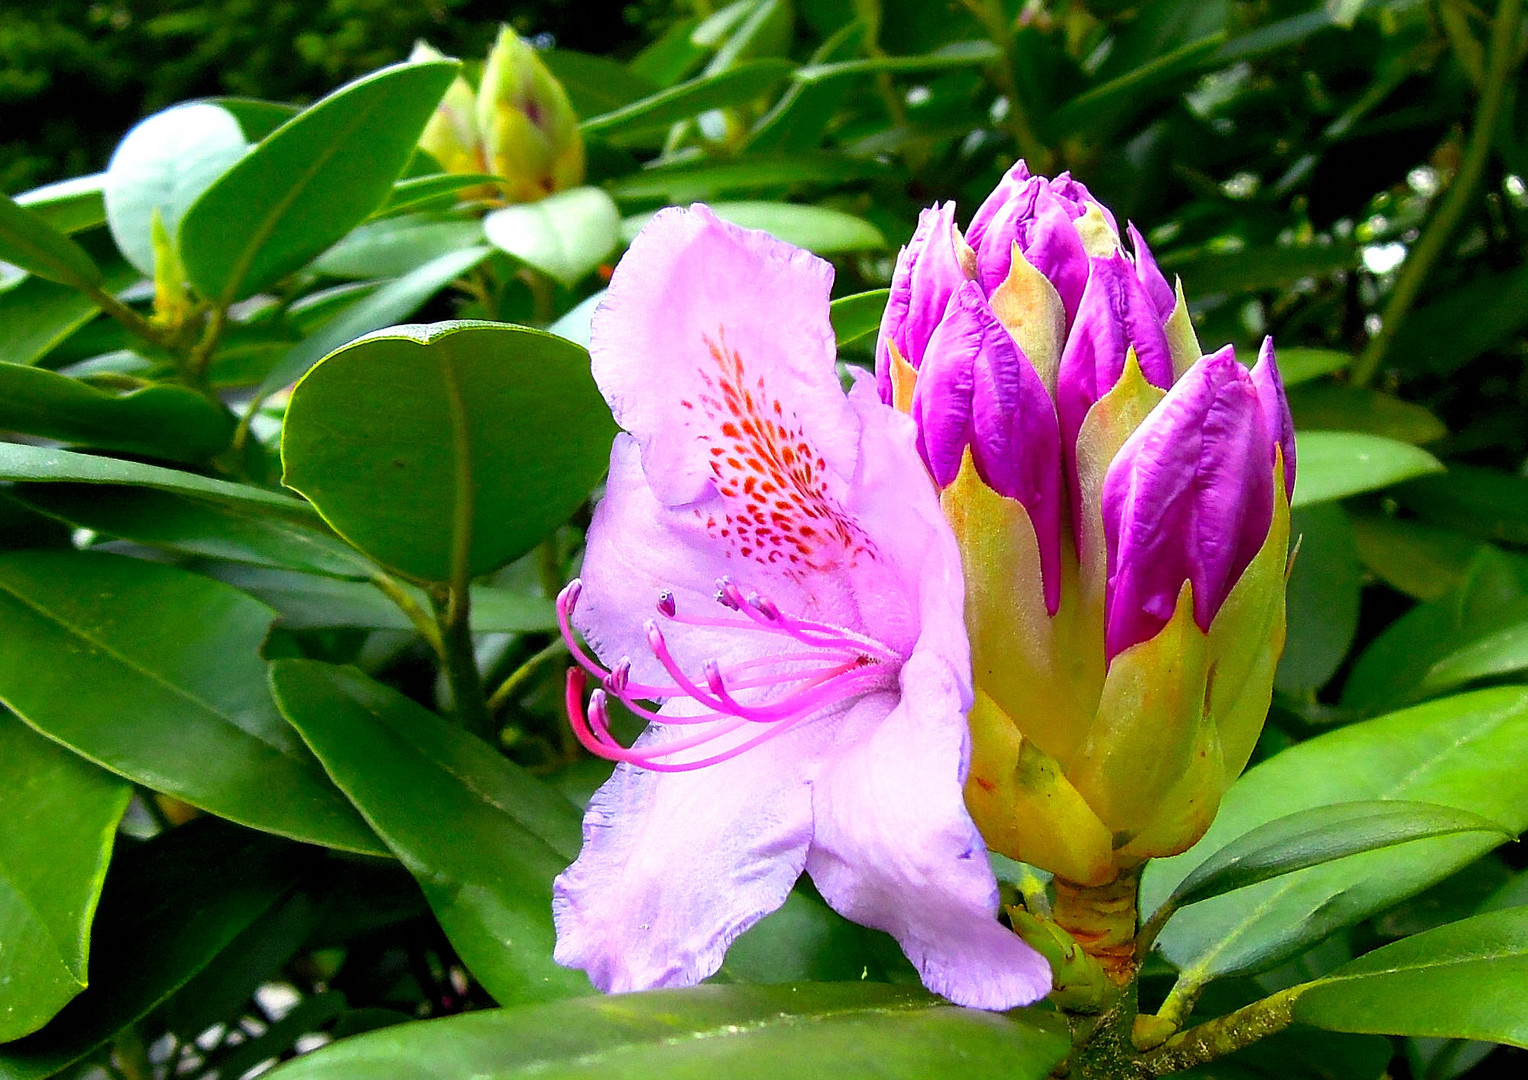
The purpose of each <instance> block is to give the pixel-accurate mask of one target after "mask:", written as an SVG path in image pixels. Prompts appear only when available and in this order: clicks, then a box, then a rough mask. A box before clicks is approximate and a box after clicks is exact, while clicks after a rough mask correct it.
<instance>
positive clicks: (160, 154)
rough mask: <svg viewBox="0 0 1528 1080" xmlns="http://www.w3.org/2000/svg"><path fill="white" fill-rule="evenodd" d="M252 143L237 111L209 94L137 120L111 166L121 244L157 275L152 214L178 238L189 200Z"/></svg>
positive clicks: (108, 198) (109, 203) (115, 232)
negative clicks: (211, 101) (211, 99)
mask: <svg viewBox="0 0 1528 1080" xmlns="http://www.w3.org/2000/svg"><path fill="white" fill-rule="evenodd" d="M249 145H250V144H249V140H248V139H246V138H245V137H244V131H243V129H242V128H241V127H240V126H239V121H238V120H237V119H235V118H234V115H233V114H232V113H230V112H229V111H228V110H226V109H222V108H219V107H218V106H216V105H212V104H209V103H207V102H205V101H194V102H187V103H186V104H184V105H176V106H173V107H172V108H169V109H166V110H164V111H163V112H158V113H155V114H154V115H153V116H150V117H149V118H148V119H147V120H142V121H139V123H138V124H137V126H136V127H134V128H133V129H132V130H131V131H129V132H128V133H127V135H126V137H124V138H123V140H122V141H121V142H120V143H118V144H117V149H116V151H115V152H114V153H113V154H112V156H111V162H110V164H108V165H107V167H106V182H105V187H104V190H103V196H104V199H105V205H106V223H107V225H108V226H109V227H110V228H111V238H112V239H113V240H114V241H116V244H117V250H119V251H121V252H122V255H123V257H124V258H126V259H127V261H128V262H130V263H132V264H133V265H134V266H136V267H137V268H138V269H139V270H140V271H141V272H142V273H143V274H144V276H146V277H149V278H152V277H153V276H154V244H153V240H152V233H151V229H152V224H153V219H154V216H155V215H156V214H157V215H158V216H159V219H160V221H161V222H162V223H163V225H164V229H165V234H166V235H167V236H170V237H172V238H173V237H174V236H175V233H176V230H178V229H179V228H180V222H181V219H182V218H183V217H185V215H186V211H187V210H188V209H190V207H191V204H192V203H194V202H195V201H196V200H197V198H198V197H199V196H200V195H201V193H202V192H204V191H206V190H207V188H209V187H210V186H211V185H212V183H213V181H215V180H216V179H217V178H218V177H219V176H222V175H223V173H225V172H227V171H228V169H229V168H230V167H231V166H232V165H233V163H234V162H236V161H238V160H239V159H240V158H241V157H243V156H244V154H245V152H246V151H248V150H249Z"/></svg>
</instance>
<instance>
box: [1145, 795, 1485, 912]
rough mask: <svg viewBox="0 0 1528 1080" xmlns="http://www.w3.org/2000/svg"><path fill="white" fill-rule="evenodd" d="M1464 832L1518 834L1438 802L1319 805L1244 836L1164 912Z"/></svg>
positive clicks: (1186, 883) (1182, 887) (1207, 864)
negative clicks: (1350, 858) (1332, 864)
mask: <svg viewBox="0 0 1528 1080" xmlns="http://www.w3.org/2000/svg"><path fill="white" fill-rule="evenodd" d="M1464 832H1494V833H1497V834H1499V835H1500V836H1501V837H1502V838H1504V839H1510V838H1511V836H1512V834H1511V833H1510V832H1508V831H1507V830H1506V829H1503V828H1502V827H1501V826H1500V825H1498V824H1497V823H1496V822H1494V821H1488V820H1487V819H1485V818H1483V817H1481V816H1480V815H1479V814H1472V813H1470V812H1469V811H1467V810H1457V809H1455V808H1454V807H1451V806H1435V805H1433V804H1432V803H1419V802H1405V801H1403V800H1400V799H1378V800H1369V801H1361V802H1343V803H1334V804H1332V805H1330V806H1313V807H1310V808H1309V809H1306V810H1297V811H1296V812H1294V813H1293V814H1288V815H1286V816H1285V817H1281V818H1275V819H1274V820H1273V821H1270V822H1268V823H1267V824H1265V825H1259V826H1258V827H1257V828H1255V829H1252V830H1251V831H1250V832H1246V833H1243V834H1242V835H1241V836H1239V837H1237V838H1236V839H1235V840H1233V841H1232V842H1231V843H1229V844H1227V845H1226V846H1225V847H1223V848H1221V849H1220V850H1219V851H1217V852H1215V854H1213V855H1211V856H1210V857H1209V858H1208V859H1206V860H1205V861H1204V862H1202V863H1200V864H1199V865H1198V866H1197V867H1195V869H1194V871H1193V872H1192V873H1190V874H1189V875H1188V876H1187V877H1186V878H1184V879H1183V881H1182V882H1180V883H1179V885H1178V887H1177V888H1176V889H1174V890H1173V892H1172V895H1171V896H1169V897H1168V898H1167V900H1166V901H1165V902H1164V903H1163V905H1162V906H1163V908H1165V909H1169V910H1173V909H1177V908H1183V907H1187V906H1188V905H1190V904H1197V903H1199V901H1201V900H1208V899H1209V898H1210V897H1212V896H1220V895H1222V894H1224V893H1228V892H1232V891H1234V890H1236V889H1244V888H1247V887H1248V886H1249V885H1256V884H1257V883H1258V882H1260V881H1268V880H1269V879H1271V878H1275V877H1280V876H1281V875H1284V874H1291V873H1294V872H1295V871H1296V870H1304V869H1306V868H1307V867H1311V866H1320V865H1321V864H1323V863H1329V862H1334V861H1336V860H1337V859H1345V858H1347V857H1348V856H1350V855H1358V854H1361V853H1362V852H1365V851H1378V850H1380V849H1382V848H1387V847H1394V846H1395V845H1397V844H1404V843H1407V842H1408V841H1412V840H1425V839H1427V838H1429V837H1434V836H1452V835H1454V834H1456V833H1464Z"/></svg>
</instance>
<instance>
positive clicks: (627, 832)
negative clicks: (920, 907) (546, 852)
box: [552, 727, 814, 991]
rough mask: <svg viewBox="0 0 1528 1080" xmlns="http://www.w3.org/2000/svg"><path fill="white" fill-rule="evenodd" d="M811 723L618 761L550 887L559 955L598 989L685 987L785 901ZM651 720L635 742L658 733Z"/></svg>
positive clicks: (807, 805) (808, 817)
mask: <svg viewBox="0 0 1528 1080" xmlns="http://www.w3.org/2000/svg"><path fill="white" fill-rule="evenodd" d="M813 734H814V733H812V732H810V731H807V730H800V731H795V732H791V733H789V734H786V735H782V736H781V737H780V738H777V739H775V740H773V741H771V742H768V743H765V744H763V745H762V746H759V747H755V748H754V749H753V750H750V751H749V752H747V753H745V754H740V755H739V756H737V757H735V758H732V759H730V760H728V761H724V762H722V763H721V764H719V765H713V766H710V767H708V768H705V769H700V770H697V771H695V772H687V773H654V772H647V771H645V770H643V769H639V768H635V767H633V766H631V765H619V766H617V767H616V770H615V773H614V775H612V776H611V778H610V780H609V781H608V782H607V783H606V784H605V785H604V787H602V788H600V790H599V791H598V792H596V793H595V795H594V798H593V799H592V800H590V803H589V809H588V812H587V813H586V814H585V815H584V846H583V851H582V852H581V853H580V854H579V856H578V861H577V862H575V863H574V864H573V865H572V866H570V867H568V869H567V870H565V871H564V872H563V873H562V874H560V875H558V877H557V880H556V882H555V883H554V885H553V899H552V914H553V918H554V919H555V921H556V924H557V949H556V953H555V954H554V955H555V958H556V960H557V962H558V963H559V964H565V965H567V966H568V967H576V968H582V969H583V970H585V971H587V972H588V973H589V978H590V980H591V981H592V982H593V983H594V985H595V986H596V987H598V988H599V989H601V990H605V991H626V990H647V989H652V988H655V987H662V986H689V985H691V984H693V983H696V982H699V981H700V980H701V979H704V978H706V977H707V976H709V975H712V974H714V973H715V971H716V969H717V968H718V967H720V966H721V962H722V958H723V956H724V955H725V953H726V951H727V946H728V945H730V944H731V943H732V941H733V939H734V938H736V937H737V936H738V935H739V934H741V933H742V932H743V931H744V930H747V929H748V928H749V927H750V926H752V925H753V924H754V923H756V922H757V921H758V920H759V919H760V918H762V917H763V916H765V915H767V914H769V913H770V912H771V911H773V910H775V909H776V908H777V907H779V906H780V905H781V904H782V903H784V902H785V897H786V895H787V894H788V893H789V892H790V890H791V888H792V886H793V885H794V884H795V882H796V878H797V877H799V876H800V874H801V870H802V867H803V866H804V865H805V861H806V851H807V846H808V843H809V841H810V839H811V834H812V807H811V794H810V787H809V783H810V779H811V774H812V768H811V762H810V760H808V759H807V754H806V753H805V751H804V748H803V745H802V743H803V741H809V740H810V737H811V736H812V735H813ZM665 737H666V736H665V734H664V732H663V731H662V730H661V729H660V728H657V727H654V728H651V729H649V731H648V733H647V734H646V735H644V736H643V738H642V740H640V743H641V744H645V743H649V742H652V741H655V740H659V739H662V738H665Z"/></svg>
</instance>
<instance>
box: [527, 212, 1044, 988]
mask: <svg viewBox="0 0 1528 1080" xmlns="http://www.w3.org/2000/svg"><path fill="white" fill-rule="evenodd" d="M831 282H832V268H831V267H830V266H829V265H828V264H827V263H825V262H823V261H822V260H820V259H818V258H816V257H814V256H812V255H810V254H808V253H806V252H804V251H801V250H799V249H797V248H794V247H791V246H790V245H788V244H783V243H781V242H779V241H776V240H774V239H772V238H770V237H769V236H768V235H766V234H764V233H761V232H753V231H748V230H744V229H739V228H736V227H734V226H732V225H729V224H727V223H725V222H722V221H720V220H718V219H717V218H716V217H715V216H714V215H713V214H712V213H711V212H710V211H709V210H708V209H706V208H705V207H701V206H697V207H694V208H691V209H689V210H678V209H673V210H665V211H662V212H660V213H659V214H658V215H657V216H656V217H654V218H653V220H652V222H651V223H650V224H649V225H648V226H647V228H645V229H644V230H643V232H642V234H641V235H640V236H639V237H638V238H637V240H636V242H635V243H634V244H633V245H632V247H631V250H630V252H629V253H628V254H627V255H626V257H625V258H624V259H623V260H622V262H621V264H620V266H619V267H618V268H617V269H616V272H615V276H614V278H613V279H612V281H611V285H610V291H609V294H608V296H607V298H606V299H605V301H604V303H603V304H602V305H601V307H600V309H599V311H598V313H597V314H596V316H595V319H594V326H593V344H592V348H591V352H592V355H593V367H594V376H595V379H596V380H597V381H598V383H599V385H600V388H601V390H602V391H603V392H604V394H605V397H606V398H607V399H608V400H609V402H610V405H611V408H612V409H613V411H614V413H615V416H616V419H617V420H618V421H619V422H620V424H621V425H622V427H624V428H625V429H626V433H624V434H622V435H620V436H618V437H617V439H616V443H615V447H614V450H613V452H612V455H611V465H610V480H609V485H608V488H607V492H606V496H605V499H604V500H603V501H602V502H601V503H600V505H599V508H598V510H597V511H596V513H595V518H594V522H593V524H592V526H591V527H590V529H589V536H588V550H587V554H586V556H585V560H584V569H583V577H582V579H581V580H579V581H575V582H574V583H573V584H571V585H570V586H569V587H568V588H567V590H565V591H564V593H563V595H562V597H561V598H560V602H559V611H560V613H561V615H562V618H563V629H564V633H565V635H566V636H567V637H568V640H569V643H570V645H571V646H572V647H573V650H574V655H575V658H576V659H577V660H578V662H579V664H580V665H581V668H580V669H575V670H574V671H573V672H570V675H569V702H568V704H569V713H570V718H571V719H572V720H573V722H574V725H575V730H576V731H577V732H578V734H579V737H580V738H581V739H582V740H583V742H584V744H585V745H586V746H588V747H589V748H590V749H591V750H593V751H594V752H596V753H599V754H602V755H604V756H606V757H609V758H613V759H615V760H616V761H618V762H619V764H618V765H617V766H616V770H615V773H614V775H613V776H612V777H611V779H610V781H609V782H608V783H607V784H606V785H605V786H604V787H602V788H601V789H600V790H599V792H598V793H597V794H596V795H595V797H594V799H593V801H592V802H591V803H590V805H589V810H588V813H587V815H586V817H585V819H584V847H583V851H582V853H581V854H580V855H579V858H578V860H577V861H576V862H575V863H574V864H573V865H572V866H571V867H569V868H568V870H567V871H566V872H565V873H564V874H562V875H561V876H560V877H559V878H558V879H557V883H556V890H555V900H554V909H555V916H556V921H557V934H558V944H557V952H556V956H557V959H558V961H559V962H561V963H564V964H567V965H570V966H574V967H579V968H583V969H584V970H586V971H587V972H588V973H589V975H590V978H591V979H592V980H593V981H594V983H595V985H596V986H598V987H600V988H601V989H604V990H617V991H619V990H638V989H645V988H649V987H660V986H683V985H688V984H690V983H694V982H697V981H698V980H700V979H703V978H705V977H706V976H708V975H710V974H712V973H713V972H715V971H716V970H717V968H718V966H719V965H720V964H721V961H722V956H723V954H724V952H725V951H726V949H727V946H728V945H729V944H730V943H731V942H732V940H733V939H734V938H736V937H737V936H738V935H739V934H741V933H742V932H743V931H744V930H746V929H748V927H749V926H751V925H753V924H754V923H755V922H757V921H758V920H759V919H760V918H761V917H763V916H764V915H766V914H768V913H769V912H771V911H773V910H774V909H775V908H777V907H779V906H780V904H781V903H783V902H784V900H785V898H786V896H787V894H788V893H789V892H790V890H791V888H792V886H793V885H794V884H795V882H796V879H797V877H798V876H799V875H800V874H801V873H802V871H803V870H805V871H806V872H807V873H809V874H810V875H811V876H812V880H813V881H814V882H815V884H816V885H817V888H818V889H819V891H820V892H821V893H822V896H823V897H824V899H826V900H827V902H828V903H829V904H830V905H832V906H833V907H834V908H835V909H836V910H837V911H839V912H840V913H842V914H843V915H845V916H846V917H848V918H850V919H853V920H854V921H856V922H859V923H863V924H865V925H867V926H871V927H875V928H877V929H880V930H884V931H886V932H888V933H890V934H891V935H893V936H894V937H895V938H896V939H897V940H898V941H899V942H900V943H901V945H902V948H903V949H904V950H905V951H906V953H907V955H908V957H909V958H910V959H911V960H912V962H913V964H914V965H915V966H916V967H917V969H918V970H919V972H920V973H921V975H922V977H923V981H924V983H925V984H926V985H927V986H928V987H929V988H930V989H931V990H934V991H936V992H938V993H941V994H943V995H945V996H946V997H948V998H950V999H951V1000H953V1001H956V1002H958V1003H960V1004H964V1005H970V1006H976V1007H981V1008H989V1009H1006V1008H1011V1007H1014V1006H1017V1005H1022V1004H1027V1003H1029V1002H1031V1001H1034V1000H1035V999H1036V998H1038V997H1040V996H1041V995H1042V994H1044V993H1045V992H1046V991H1047V990H1048V989H1049V986H1050V972H1049V970H1048V968H1047V966H1046V964H1045V962H1044V960H1042V959H1041V958H1040V957H1039V956H1038V954H1036V953H1035V952H1033V951H1032V950H1031V949H1030V948H1029V947H1028V946H1026V945H1025V944H1023V943H1022V942H1021V941H1020V940H1019V939H1018V938H1017V937H1015V936H1014V935H1013V934H1011V933H1010V932H1009V931H1007V930H1006V929H1004V928H1003V926H1002V925H1001V924H1000V923H999V922H998V921H997V918H996V912H997V905H998V894H997V888H996V884H995V882H994V880H993V876H992V872H991V870H990V868H989V865H988V862H987V851H986V845H985V844H984V843H983V841H982V838H981V836H980V834H979V833H978V832H977V830H976V827H975V826H974V825H973V824H972V821H971V818H970V816H969V814H968V813H967V811H966V808H965V806H964V804H963V801H962V794H961V792H962V785H963V783H964V781H965V776H966V770H967V763H968V755H969V747H968V735H967V727H966V721H965V712H966V710H967V709H968V708H969V706H970V703H971V694H972V691H971V683H970V658H969V652H968V645H967V641H966V633H965V629H964V626H963V624H962V605H963V599H964V591H963V588H962V583H961V573H960V561H959V555H958V553H957V550H956V546H955V542H954V538H953V536H952V534H951V532H950V529H949V526H948V525H947V524H946V523H945V521H944V518H943V517H942V516H941V513H940V509H939V502H938V498H937V496H936V493H935V490H934V486H933V484H932V483H931V482H930V480H929V477H928V475H927V472H926V471H925V469H924V466H923V463H922V461H921V460H920V458H919V455H918V452H917V449H916V447H915V443H914V440H915V430H914V425H913V423H912V422H911V421H910V420H909V419H908V418H906V417H904V416H901V415H899V414H898V413H897V412H895V411H894V410H892V409H890V408H888V407H886V406H885V405H883V404H882V403H881V402H880V401H879V400H878V397H877V394H876V391H875V387H874V385H873V383H872V382H870V381H869V380H866V381H865V382H862V383H861V384H859V385H857V386H856V387H855V389H854V391H853V392H852V393H850V394H849V395H847V396H846V395H845V394H844V393H843V390H842V388H841V386H840V384H839V381H838V375H837V372H836V369H835V364H834V341H833V331H832V328H831V326H830V325H829V322H828V295H829V287H830V285H831ZM575 628H576V629H577V630H578V631H579V632H580V633H581V634H582V636H583V638H584V640H585V641H587V642H588V643H589V646H590V648H592V650H593V653H594V655H590V654H589V653H587V652H585V651H584V649H583V648H582V647H581V646H580V645H578V643H577V639H576V637H575V635H574V633H573V631H574V629H575ZM596 657H597V658H598V659H596ZM586 673H587V675H593V676H594V677H595V678H596V679H598V680H599V683H600V685H599V687H598V688H597V689H595V691H594V693H593V696H592V699H591V701H590V703H589V707H588V715H587V716H585V715H584V710H583V704H582V691H583V687H584V683H585V679H586V677H587V675H586ZM610 697H615V698H617V699H619V700H620V701H621V702H622V703H623V704H624V705H625V706H626V707H627V708H628V709H630V710H631V711H633V712H635V713H636V714H637V715H639V716H642V717H645V718H647V719H648V720H649V721H651V723H650V724H649V726H648V728H647V731H646V732H645V733H644V734H643V735H642V736H641V737H640V738H639V739H638V740H637V742H636V744H635V745H634V746H632V747H630V748H627V747H624V746H622V745H621V744H619V743H617V742H616V741H615V739H614V738H613V736H612V735H611V733H610V729H609V718H608V714H607V709H608V699H609V698H610ZM646 702H656V703H661V704H659V705H658V706H657V707H656V708H652V707H650V706H649V705H647V704H644V703H646Z"/></svg>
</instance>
